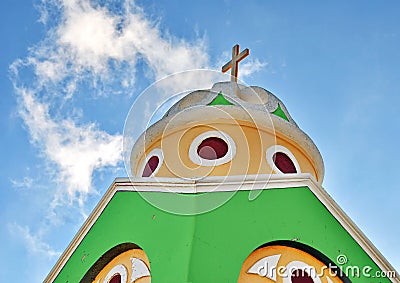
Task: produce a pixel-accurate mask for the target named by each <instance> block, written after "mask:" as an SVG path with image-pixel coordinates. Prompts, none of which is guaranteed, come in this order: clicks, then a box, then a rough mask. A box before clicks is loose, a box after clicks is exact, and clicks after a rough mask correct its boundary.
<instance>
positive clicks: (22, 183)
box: [10, 176, 34, 189]
mask: <svg viewBox="0 0 400 283" xmlns="http://www.w3.org/2000/svg"><path fill="white" fill-rule="evenodd" d="M33 181H34V180H33V179H32V178H30V177H26V176H25V177H24V178H23V179H22V180H14V179H11V180H10V182H11V184H12V185H13V186H14V187H16V188H24V189H29V188H31V187H32V184H33Z"/></svg>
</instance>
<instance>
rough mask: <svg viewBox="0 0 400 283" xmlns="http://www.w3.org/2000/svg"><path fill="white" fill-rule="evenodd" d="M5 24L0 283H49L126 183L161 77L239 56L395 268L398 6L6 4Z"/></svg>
mask: <svg viewBox="0 0 400 283" xmlns="http://www.w3.org/2000/svg"><path fill="white" fill-rule="evenodd" d="M0 11H1V12H0V13H1V16H0V21H1V24H0V38H1V39H2V40H1V41H2V45H1V53H0V54H1V55H0V97H1V99H0V110H1V113H2V118H1V119H0V131H1V133H2V135H1V139H0V146H1V156H2V158H3V162H2V166H1V170H0V194H1V196H0V205H1V210H0V221H1V224H0V237H1V238H0V240H1V241H0V245H1V246H0V249H1V257H0V265H1V266H2V268H0V281H2V282H3V281H4V282H7V281H12V282H23V281H24V280H25V279H26V278H29V279H30V281H33V282H40V281H42V280H43V279H44V277H45V276H46V275H47V273H48V272H49V271H50V269H51V268H52V266H53V265H54V263H55V262H56V260H57V258H58V256H59V255H60V253H61V252H62V251H63V250H64V249H65V248H66V247H67V245H68V244H69V242H70V241H71V240H72V238H73V236H74V235H75V233H76V232H77V230H78V229H79V228H80V226H81V225H82V223H83V221H84V220H85V217H87V215H88V214H89V213H90V212H91V210H92V209H93V207H94V206H95V205H96V204H97V202H98V201H99V199H100V198H101V196H102V195H103V194H104V192H105V191H106V190H107V188H108V186H109V185H110V184H111V183H112V181H113V180H114V178H115V177H122V176H126V173H125V171H124V165H123V162H122V159H121V148H122V145H121V140H122V133H123V126H124V122H125V118H126V116H127V114H128V111H129V108H130V106H131V105H132V103H133V102H134V101H135V98H137V97H138V95H139V94H140V93H141V92H142V91H143V90H144V89H145V88H146V87H148V86H149V85H150V84H151V83H153V82H154V81H156V80H158V79H161V78H162V77H164V76H166V75H169V74H172V73H175V72H179V71H184V70H190V69H195V68H207V69H219V68H220V67H221V66H222V64H223V63H225V61H226V60H227V59H228V58H229V56H230V50H231V48H232V46H233V45H234V44H235V43H239V44H240V45H241V47H242V48H245V47H248V48H249V49H250V53H251V54H250V57H249V58H247V59H246V61H244V62H243V65H242V74H245V76H242V77H241V78H242V79H243V80H244V81H245V82H246V83H247V84H250V85H258V86H261V87H264V88H266V89H268V90H270V91H271V92H273V93H274V94H275V95H277V96H278V97H279V98H280V99H281V100H282V101H283V102H284V103H285V105H286V107H287V108H288V110H289V112H290V114H291V116H292V117H293V118H294V119H295V121H296V122H297V123H298V125H299V126H300V127H301V128H302V129H303V130H304V131H305V132H306V133H308V134H309V135H310V136H311V138H312V139H313V140H314V142H315V143H316V144H317V146H318V147H319V149H320V151H321V153H322V156H323V158H324V162H325V169H326V175H325V181H324V187H325V189H326V190H327V191H328V192H329V193H330V194H331V195H332V196H333V198H334V199H335V200H336V202H338V203H339V205H340V206H341V207H342V208H343V209H344V211H345V212H346V213H347V214H348V215H349V216H350V217H351V218H352V219H353V220H354V221H355V223H356V224H357V225H358V226H359V227H360V228H361V230H362V231H363V232H364V233H365V234H366V235H367V237H368V238H369V239H370V240H371V241H372V242H373V243H374V244H375V246H376V247H377V248H378V249H379V250H380V251H381V252H382V253H383V255H384V256H385V257H386V258H387V259H388V260H389V262H390V263H391V264H392V265H393V266H394V267H395V268H396V269H397V270H400V253H399V252H400V245H399V243H398V235H399V234H400V226H399V225H398V220H399V217H400V207H399V205H398V200H399V199H400V188H399V185H398V182H397V181H396V180H397V176H398V172H397V170H399V169H400V166H399V164H398V160H400V153H399V150H398V148H399V146H398V145H399V140H400V134H399V132H400V125H399V124H400V119H399V116H398V115H397V113H398V111H399V110H398V105H399V104H400V95H399V94H400V84H399V81H400V72H399V65H400V55H399V52H398V50H399V49H400V32H399V26H400V18H399V17H398V15H399V13H400V3H399V2H398V1H351V3H350V2H349V1H334V2H330V3H327V2H326V1H307V2H303V1H302V2H300V1H286V2H285V3H283V2H282V1H245V2H239V1H236V2H235V1H229V0H226V1H136V2H130V1H129V0H126V1H122V0H121V1H116V0H112V1H105V0H99V1H95V0H94V1H86V0H82V1H75V0H42V1H41V0H35V1H32V0H3V1H1V2H0ZM139 121H140V117H138V122H139ZM16 276H17V278H16ZM22 278H24V279H22Z"/></svg>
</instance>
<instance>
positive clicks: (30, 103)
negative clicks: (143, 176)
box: [20, 89, 122, 204]
mask: <svg viewBox="0 0 400 283" xmlns="http://www.w3.org/2000/svg"><path fill="white" fill-rule="evenodd" d="M20 98H21V99H20V115H21V117H22V118H23V120H24V122H25V124H26V125H27V127H28V129H29V133H30V135H31V137H32V141H33V142H34V143H35V144H37V145H38V146H39V147H40V148H41V149H42V151H43V153H44V154H45V156H46V158H48V159H49V160H50V161H51V162H53V163H54V164H56V165H57V172H58V173H57V176H58V177H57V180H56V181H57V183H61V184H63V186H61V188H62V189H66V192H67V194H68V196H69V199H70V200H78V201H79V203H80V204H82V203H83V201H84V199H85V196H86V195H87V194H88V193H89V192H90V190H91V189H92V187H91V184H92V175H93V171H94V170H95V169H99V168H102V167H105V166H116V165H117V163H118V162H119V161H120V160H121V148H122V137H121V136H120V135H110V134H108V133H106V132H104V131H101V130H98V129H97V128H96V125H95V124H88V125H81V126H78V125H77V124H76V123H75V122H74V121H72V120H71V119H64V120H61V121H55V120H54V119H53V118H52V117H51V116H50V114H49V105H47V104H44V103H42V102H39V101H37V99H36V98H35V96H34V95H33V93H32V92H31V91H29V90H24V89H20Z"/></svg>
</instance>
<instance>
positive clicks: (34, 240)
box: [8, 223, 61, 259]
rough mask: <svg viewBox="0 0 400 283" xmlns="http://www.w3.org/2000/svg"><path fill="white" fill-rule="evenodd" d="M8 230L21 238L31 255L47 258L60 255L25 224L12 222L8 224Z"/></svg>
mask: <svg viewBox="0 0 400 283" xmlns="http://www.w3.org/2000/svg"><path fill="white" fill-rule="evenodd" d="M8 230H9V232H10V233H11V234H12V235H14V236H15V237H19V238H21V239H22V241H23V242H24V244H25V247H26V249H27V250H28V252H29V253H30V254H32V255H38V256H41V257H43V256H44V257H46V258H48V259H54V258H57V257H59V256H60V255H61V253H60V252H58V251H55V250H54V249H52V247H51V246H50V245H49V244H48V243H46V242H44V241H43V240H42V239H41V237H40V236H39V235H34V234H33V233H32V232H31V231H30V229H29V227H27V226H20V225H18V224H15V223H14V224H10V225H9V226H8Z"/></svg>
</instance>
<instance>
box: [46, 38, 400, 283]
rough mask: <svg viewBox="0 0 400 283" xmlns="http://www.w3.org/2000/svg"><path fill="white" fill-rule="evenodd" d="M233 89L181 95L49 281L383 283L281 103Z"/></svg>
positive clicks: (258, 91)
mask: <svg viewBox="0 0 400 283" xmlns="http://www.w3.org/2000/svg"><path fill="white" fill-rule="evenodd" d="M248 55H249V50H248V49H245V50H243V51H240V49H239V46H238V45H235V46H234V47H233V49H232V58H231V60H230V61H229V62H228V63H227V64H226V65H224V66H223V67H222V72H227V71H229V70H230V71H231V80H230V81H222V82H217V83H215V84H214V85H213V86H212V87H211V88H210V89H199V90H195V91H192V92H191V93H189V94H187V95H186V96H185V97H183V98H182V99H181V100H179V101H178V102H177V103H176V104H174V105H173V106H172V107H171V108H170V109H169V110H168V111H167V112H166V113H165V115H164V116H163V117H162V118H161V119H160V120H159V121H157V122H156V123H154V124H153V125H152V126H150V127H149V128H148V129H146V131H145V132H144V133H143V134H142V135H141V136H140V138H139V139H138V140H137V141H136V143H135V144H134V146H133V148H132V149H131V152H130V170H131V172H130V173H131V175H132V176H134V177H133V178H117V179H115V181H114V182H113V183H112V184H111V186H110V187H109V189H108V190H107V192H106V193H105V195H104V196H103V198H102V199H101V200H100V202H99V203H98V205H97V206H96V208H95V209H94V211H93V212H92V213H91V214H90V216H89V217H88V219H87V220H86V222H85V223H84V224H83V226H82V227H81V229H80V230H79V231H78V233H77V234H76V236H75V237H74V239H73V240H72V242H71V243H70V245H69V246H68V248H67V249H66V250H65V251H64V253H63V254H62V255H61V257H60V258H59V260H58V261H57V263H56V265H55V266H54V267H53V269H52V270H51V271H50V273H49V274H48V276H47V278H46V279H45V282H57V283H66V282H69V283H76V282H84V283H92V282H93V283H132V282H135V283H149V282H153V283H189V282H190V283H214V282H219V283H272V282H277V283H340V282H360V283H383V282H397V283H399V282H400V278H399V277H398V275H397V274H396V272H395V271H394V269H393V267H392V266H391V265H390V264H389V263H388V262H387V261H386V259H385V258H384V257H383V256H382V255H381V253H380V252H379V251H378V250H377V249H376V248H375V247H374V246H373V244H372V243H371V242H370V241H369V240H368V239H367V238H366V237H365V236H364V234H363V233H362V232H361V231H360V230H359V229H358V227H357V226H356V225H355V224H354V223H353V222H352V220H351V219H350V218H349V217H348V216H347V215H346V214H345V212H344V211H343V210H342V209H341V208H340V207H339V206H338V204H336V203H335V201H334V200H333V199H332V198H331V197H330V196H329V194H328V193H327V192H326V191H325V189H324V188H323V187H322V182H323V179H324V163H323V159H322V156H321V153H320V152H319V150H318V148H317V146H316V145H315V144H314V142H313V141H312V139H311V138H310V137H309V136H308V135H307V134H306V133H305V132H303V131H302V130H301V128H300V127H299V126H298V125H297V123H296V122H295V121H294V120H293V118H292V117H291V115H290V113H289V112H288V110H287V109H286V107H285V105H284V103H283V102H282V101H281V100H280V99H279V98H278V97H276V96H275V95H274V94H272V93H271V92H269V91H267V90H266V89H264V88H262V87H259V86H245V85H242V84H240V83H238V81H237V76H238V64H239V62H240V61H241V60H243V59H244V58H245V57H246V56H248Z"/></svg>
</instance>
